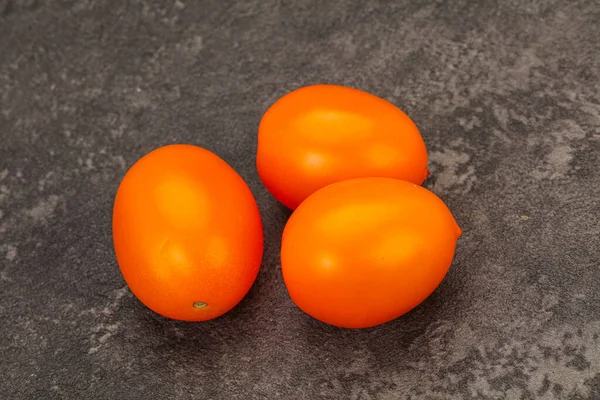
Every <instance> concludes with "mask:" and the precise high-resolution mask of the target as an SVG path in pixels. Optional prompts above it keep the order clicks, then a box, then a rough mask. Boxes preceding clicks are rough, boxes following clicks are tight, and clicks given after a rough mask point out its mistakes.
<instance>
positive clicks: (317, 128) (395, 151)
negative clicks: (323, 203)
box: [256, 85, 428, 209]
mask: <svg viewBox="0 0 600 400" xmlns="http://www.w3.org/2000/svg"><path fill="white" fill-rule="evenodd" d="M256 165H257V169H258V173H259V175H260V178H261V179H262V181H263V183H264V185H265V187H266V188H267V189H268V190H269V192H270V193H271V194H272V195H273V196H274V197H275V198H277V199H278V200H279V201H280V202H281V203H283V204H284V205H286V206H287V207H289V208H291V209H294V208H296V207H297V206H298V205H299V204H300V203H301V202H302V200H304V199H305V198H306V197H308V196H309V195H310V194H311V193H313V192H315V191H316V190H318V189H320V188H322V187H324V186H326V185H328V184H331V183H334V182H338V181H341V180H345V179H350V178H359V177H390V178H396V179H402V180H406V181H409V182H412V183H415V184H418V185H420V184H421V183H423V181H424V180H425V178H426V177H427V174H428V171H427V149H426V147H425V143H424V141H423V138H422V137H421V134H420V132H419V130H418V128H417V126H416V125H415V123H414V122H413V121H412V120H411V119H410V118H409V117H408V115H406V114H405V113H404V112H403V111H402V110H401V109H400V108H398V107H397V106H395V105H394V104H392V103H390V102H388V101H386V100H384V99H381V98H379V97H377V96H374V95H372V94H370V93H367V92H364V91H361V90H358V89H354V88H349V87H345V86H338V85H312V86H306V87H302V88H300V89H297V90H294V91H292V92H290V93H288V94H286V95H284V96H283V97H281V98H280V99H279V100H277V101H276V102H275V103H274V104H273V105H272V106H271V107H270V108H269V109H268V110H267V111H266V113H265V114H264V116H263V118H262V120H261V122H260V125H259V129H258V148H257V154H256Z"/></svg>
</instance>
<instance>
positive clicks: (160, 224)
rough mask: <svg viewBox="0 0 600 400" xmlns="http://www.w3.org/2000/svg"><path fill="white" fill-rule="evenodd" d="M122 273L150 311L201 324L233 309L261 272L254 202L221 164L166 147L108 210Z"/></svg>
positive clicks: (186, 148)
mask: <svg viewBox="0 0 600 400" xmlns="http://www.w3.org/2000/svg"><path fill="white" fill-rule="evenodd" d="M113 239H114V247H115V253H116V257H117V260H118V263H119V267H120V270H121V272H122V274H123V277H124V279H125V281H126V282H127V285H128V286H129V288H130V289H131V291H132V292H133V294H134V295H135V296H136V297H137V298H138V299H139V300H140V301H141V302H142V303H144V304H145V305H146V306H147V307H148V308H150V309H152V310H153V311H155V312H157V313H159V314H161V315H163V316H166V317H169V318H173V319H180V320H187V321H203V320H208V319H212V318H215V317H218V316H220V315H222V314H224V313H225V312H227V311H229V310H230V309H231V308H233V307H234V306H235V305H236V304H237V303H238V302H239V301H240V300H241V299H242V298H243V297H244V296H245V295H246V293H247V292H248V290H249V289H250V287H251V286H252V284H253V282H254V280H255V278H256V276H257V274H258V270H259V268H260V264H261V259H262V254H263V232H262V222H261V219H260V214H259V210H258V207H257V205H256V202H255V200H254V197H253V195H252V193H251V191H250V189H249V188H248V186H247V185H246V183H245V182H244V181H243V179H242V178H241V177H240V176H239V175H238V174H237V173H236V172H235V171H234V170H233V168H231V167H230V166H229V165H228V164H227V163H226V162H225V161H223V160H222V159H221V158H219V157H218V156H216V155H215V154H213V153H212V152H210V151H208V150H205V149H203V148H200V147H197V146H192V145H169V146H164V147H161V148H158V149H156V150H154V151H152V152H150V153H148V154H146V155H145V156H144V157H142V158H141V159H140V160H138V161H137V162H136V163H135V164H134V165H133V166H132V167H131V168H130V169H129V171H128V172H127V174H126V175H125V177H124V178H123V180H122V182H121V184H120V186H119V189H118V191H117V194H116V198H115V202H114V209H113Z"/></svg>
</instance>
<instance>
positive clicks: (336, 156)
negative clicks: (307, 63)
mask: <svg viewBox="0 0 600 400" xmlns="http://www.w3.org/2000/svg"><path fill="white" fill-rule="evenodd" d="M256 167H257V170H258V174H259V176H260V178H261V180H262V182H263V183H264V185H265V187H266V188H267V190H268V191H269V192H270V193H271V194H272V195H273V196H274V197H275V198H276V199H277V200H278V201H280V202H281V203H282V204H284V205H285V206H287V207H288V208H290V209H292V210H293V213H292V215H291V217H290V218H289V220H288V222H287V224H286V226H285V228H284V231H283V236H282V238H281V270H282V275H283V281H284V282H285V285H286V287H287V290H288V293H289V295H290V297H291V299H292V301H293V302H294V303H295V304H296V305H297V306H298V307H299V308H300V309H301V310H303V311H304V312H305V313H307V314H308V315H310V316H312V317H314V318H316V319H318V320H320V321H323V322H325V323H328V324H332V325H336V326H339V327H346V328H364V327H371V326H375V325H379V324H382V323H385V322H388V321H391V320H393V319H395V318H398V317H399V316H401V315H402V314H404V313H406V312H408V311H410V310H411V309H413V308H414V307H416V306H417V305H418V304H420V303H421V302H422V301H423V300H425V299H426V298H427V297H428V296H429V295H430V294H431V293H432V292H433V291H434V290H435V289H436V288H437V286H438V285H439V284H440V283H441V281H442V280H443V278H444V276H445V275H446V273H447V271H448V269H449V267H450V265H451V263H452V259H453V257H454V252H455V247H456V241H457V239H458V238H459V237H460V235H461V229H460V228H459V226H458V225H457V223H456V221H455V220H454V217H453V216H452V213H451V212H450V210H449V209H448V207H447V206H446V205H445V204H444V202H443V201H442V200H441V199H440V198H439V197H437V196H436V195H435V194H434V193H432V192H431V191H429V190H427V189H425V188H423V187H422V186H421V184H422V183H423V181H424V180H425V178H426V177H427V175H428V174H429V172H428V170H427V149H426V147H425V143H424V141H423V138H422V136H421V134H420V132H419V130H418V128H417V126H416V125H415V123H414V122H413V121H412V120H411V119H410V118H409V117H408V116H407V115H406V114H405V113H404V112H403V111H402V110H400V109H399V108H398V107H396V106H395V105H394V104H392V103H390V102H388V101H386V100H383V99H381V98H379V97H377V96H374V95H372V94H369V93H366V92H364V91H361V90H358V89H353V88H349V87H344V86H337V85H312V86H306V87H302V88H300V89H297V90H294V91H292V92H290V93H288V94H286V95H284V96H283V97H281V98H280V99H278V100H277V101H276V102H275V103H274V104H273V105H272V106H271V107H270V108H269V109H268V110H267V111H266V113H265V114H264V116H263V118H262V120H261V122H260V125H259V129H258V147H257V154H256ZM113 239H114V247H115V253H116V257H117V261H118V264H119V267H120V270H121V272H122V274H123V277H124V279H125V281H126V283H127V285H128V286H129V288H130V289H131V291H132V292H133V294H134V295H135V296H136V297H137V298H138V299H139V300H140V301H141V302H142V303H143V304H145V305H146V306H147V307H148V308H150V309H151V310H153V311H155V312H156V313H159V314H161V315H163V316H166V317H169V318H173V319H179V320H186V321H205V320H209V319H213V318H216V317H218V316H220V315H223V314H224V313H226V312H227V311H229V310H231V309H232V308H233V307H235V306H236V305H237V304H238V303H239V302H240V301H241V300H242V298H243V297H244V296H245V295H246V294H247V292H248V290H249V289H250V287H251V286H252V284H253V283H254V281H255V279H256V276H257V274H258V271H259V268H260V265H261V261H262V256H263V243H264V242H263V241H264V237H263V229H262V222H261V216H260V213H259V209H258V207H257V204H256V201H255V199H254V196H253V194H252V192H251V191H250V189H249V187H248V186H247V185H246V183H245V182H244V180H243V179H242V178H241V177H240V175H239V174H238V173H237V172H236V171H235V170H234V169H233V168H232V167H231V166H230V165H229V164H227V163H226V162H225V161H224V160H222V159H221V158H219V157H218V156H217V155H215V154H214V153H212V152H210V151H208V150H206V149H203V148H201V147H198V146H193V145H187V144H174V145H168V146H164V147H160V148H158V149H155V150H153V151H151V152H150V153H148V154H146V155H145V156H144V157H142V158H141V159H139V160H138V161H137V162H136V163H135V164H134V165H133V166H132V167H131V168H130V169H129V170H128V171H127V173H126V175H125V177H124V178H123V180H122V182H121V184H120V186H119V189H118V191H117V194H116V197H115V202H114V209H113Z"/></svg>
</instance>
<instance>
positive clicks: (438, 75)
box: [0, 0, 600, 400]
mask: <svg viewBox="0 0 600 400" xmlns="http://www.w3.org/2000/svg"><path fill="white" fill-rule="evenodd" d="M0 10H1V11H0V101H1V103H0V104H1V108H0V111H1V113H0V397H1V398H2V399H7V400H8V399H53V398H57V399H59V398H65V399H133V398H140V399H356V400H367V399H420V398H423V399H457V400H458V399H538V398H539V399H600V240H599V234H600V221H599V218H600V172H599V171H600V160H599V156H600V22H599V21H600V3H598V2H597V1H595V0H587V1H586V0H575V1H571V0H569V1H567V0H560V1H557V0H548V1H541V0H529V1H522V0H510V1H502V2H490V1H466V0H460V1H440V0H426V1H423V0H420V1H376V0H368V1H349V0H346V1H331V2H325V1H300V0H297V1H284V0H278V1H275V0H263V1H261V0H251V1H239V2H232V1H223V0H212V1H192V0H178V1H167V0H165V1H158V0H155V1H141V0H140V1H112V2H109V1H104V2H103V1H94V0H81V1H75V0H61V1H57V0H56V1H42V0H37V1H36V0H0ZM321 82H324V83H338V84H344V85H349V86H354V87H358V88H360V89H363V90H367V91H369V92H372V93H374V94H377V95H379V96H381V97H383V98H386V99H388V100H390V101H392V102H394V103H395V104H397V105H398V106H400V107H401V108H403V109H404V110H406V111H407V112H408V113H409V114H410V115H411V116H412V117H413V119H414V120H415V121H416V122H417V124H418V125H419V127H420V128H421V130H422V132H423V135H424V138H425V141H426V143H427V146H428V148H429V151H430V156H431V161H430V167H431V170H432V175H431V176H430V178H429V179H428V180H427V182H426V186H427V187H429V188H431V189H432V190H434V191H435V192H436V193H437V194H438V195H439V196H441V197H442V198H443V199H444V200H445V201H446V202H447V203H448V205H449V206H450V208H451V209H452V210H453V212H454V214H455V215H456V219H457V220H458V221H459V223H460V225H461V226H462V228H463V229H464V235H463V236H462V238H461V239H460V241H459V246H458V250H457V254H456V259H455V262H454V264H453V266H452V268H451V271H450V273H449V275H448V276H447V278H446V280H445V281H444V282H443V284H442V285H441V287H440V288H439V289H438V290H437V291H436V292H435V293H434V294H433V295H432V296H431V297H430V298H429V299H428V300H427V301H426V302H425V303H424V304H422V305H421V306H420V307H418V308H417V309H416V310H414V311H413V312H411V313H409V314H408V315H406V316H404V317H402V318H400V319H398V320H396V321H394V322H392V323H389V324H386V325H383V326H380V327H377V328H374V329H369V330H362V331H355V330H342V329H337V328H333V327H330V326H326V325H324V324H322V323H320V322H318V321H315V320H312V319H311V318H309V317H308V316H306V315H304V314H303V313H302V312H300V311H299V310H298V309H297V308H296V307H295V306H294V305H293V303H292V302H291V301H290V299H289V297H288V296H287V293H286V291H285V287H284V285H283V282H282V280H281V273H280V267H279V263H278V246H279V239H280V234H281V231H282V229H283V224H284V222H285V220H286V218H287V216H288V212H287V211H286V210H285V209H284V208H282V207H281V206H279V205H278V204H277V202H276V201H275V200H274V199H273V198H272V197H271V196H270V195H269V194H268V193H267V192H266V190H265V189H264V187H263V186H262V185H261V183H260V181H259V179H258V176H257V173H256V170H255V168H254V151H255V148H256V147H255V145H256V143H255V142H256V129H257V125H258V122H259V120H260V118H261V115H262V113H263V112H264V111H265V110H266V109H267V107H268V106H269V105H270V104H271V103H272V102H273V101H274V100H275V99H277V98H278V97H279V96H281V95H282V94H284V93H286V92H288V91H290V90H292V89H294V88H297V87H299V86H301V85H305V84H310V83H321ZM174 142H186V143H192V144H197V145H201V146H204V147H206V148H208V149H210V150H212V151H214V152H216V153H217V154H219V155H220V156H221V157H223V158H224V159H225V160H226V161H228V162H229V163H230V164H231V165H232V166H233V167H235V168H236V169H237V170H238V171H239V172H240V174H241V175H242V176H243V178H244V179H245V180H246V181H247V182H248V184H249V185H250V187H251V189H252V191H253V192H254V194H255V196H256V198H257V200H258V202H259V206H260V209H261V211H262V215H263V218H264V224H265V235H266V248H265V257H264V263H263V266H262V270H261V272H260V276H259V278H258V280H257V282H256V284H255V286H254V287H253V289H252V290H251V292H250V293H249V295H248V296H247V297H246V299H245V300H244V301H243V302H242V303H241V304H240V305H239V306H238V307H237V308H236V309H235V310H234V311H232V312H231V313H229V314H227V315H226V316H224V317H222V318H220V319H218V320H215V321H212V322H209V323H204V324H188V323H180V322H174V321H170V320H166V319H164V318H161V317H159V316H157V315H155V314H153V313H152V312H150V311H148V310H147V309H146V308H145V307H144V306H143V305H141V303H139V302H138V301H137V300H136V299H135V298H134V297H133V296H132V295H131V293H130V292H129V290H128V289H127V287H126V286H125V284H124V281H123V279H122V278H121V275H120V273H119V271H118V268H117V265H116V262H115V258H114V253H113V249H112V242H111V231H110V228H111V226H110V222H111V221H110V218H111V207H112V201H113V197H114V194H115V191H116V188H117V186H118V184H119V181H120V179H121V178H122V177H123V175H124V173H125V171H126V169H127V168H128V167H129V166H131V165H132V163H133V162H134V161H135V160H137V159H138V158H139V157H140V156H142V155H143V154H145V153H146V152H148V151H150V150H151V149H154V148H156V147H158V146H160V145H164V144H167V143H174Z"/></svg>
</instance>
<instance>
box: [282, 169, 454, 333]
mask: <svg viewBox="0 0 600 400" xmlns="http://www.w3.org/2000/svg"><path fill="white" fill-rule="evenodd" d="M460 235H461V229H460V228H459V226H458V225H457V223H456V221H455V220H454V217H453V216H452V214H451V212H450V210H449V209H448V208H447V207H446V205H445V204H444V202H443V201H442V200H440V199H439V198H438V197H437V196H436V195H435V194H433V193H432V192H430V191H428V190H427V189H425V188H423V187H421V186H418V185H415V184H413V183H410V182H406V181H400V180H396V179H390V178H358V179H351V180H346V181H342V182H338V183H335V184H332V185H330V186H327V187H325V188H323V189H321V190H319V191H317V192H315V193H314V194H312V195H311V196H309V197H308V198H307V199H306V200H305V201H304V202H303V203H302V204H301V205H300V206H299V207H298V208H297V209H296V210H295V211H294V212H293V213H292V216H291V217H290V219H289V221H288V223H287V224H286V226H285V229H284V232H283V239H282V245H281V268H282V272H283V278H284V281H285V284H286V286H287V289H288V292H289V295H290V297H291V299H292V300H293V301H294V303H295V304H296V305H297V306H298V307H299V308H300V309H302V310H303V311H304V312H306V313H307V314H309V315H311V316H313V317H314V318H316V319H318V320H320V321H323V322H325V323H328V324H332V325H336V326H340V327H346V328H365V327H371V326H375V325H379V324H382V323H385V322H388V321H391V320H393V319H395V318H397V317H399V316H401V315H402V314H404V313H406V312H408V311H409V310H411V309H413V308H414V307H415V306H417V305H418V304H419V303H421V302H422V301H423V300H425V299H426V298H427V297H428V296H429V295H430V294H431V293H432V292H433V291H434V290H435V289H436V288H437V286H438V285H439V284H440V283H441V282H442V280H443V278H444V276H445V275H446V273H447V271H448V269H449V267H450V264H451V262H452V259H453V257H454V252H455V246H456V241H457V239H458V237H459V236H460Z"/></svg>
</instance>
